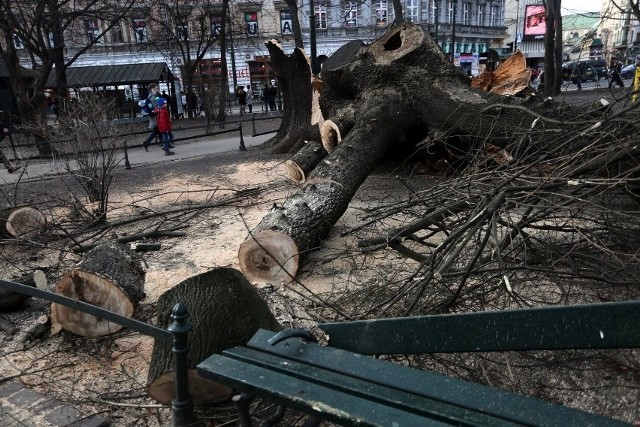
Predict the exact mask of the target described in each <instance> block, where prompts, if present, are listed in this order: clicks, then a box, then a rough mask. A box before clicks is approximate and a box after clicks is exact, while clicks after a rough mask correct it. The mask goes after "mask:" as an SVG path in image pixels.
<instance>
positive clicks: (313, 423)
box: [302, 415, 322, 427]
mask: <svg viewBox="0 0 640 427" xmlns="http://www.w3.org/2000/svg"><path fill="white" fill-rule="evenodd" d="M321 422H322V420H321V419H320V418H318V417H313V416H311V415H310V416H309V417H308V418H307V420H306V421H305V422H304V424H302V427H318V426H319V425H320V423H321Z"/></svg>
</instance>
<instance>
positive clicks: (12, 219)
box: [0, 206, 47, 237]
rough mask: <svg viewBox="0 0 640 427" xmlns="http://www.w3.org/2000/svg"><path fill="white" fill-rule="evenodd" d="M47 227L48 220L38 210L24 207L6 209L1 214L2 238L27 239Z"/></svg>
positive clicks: (0, 231)
mask: <svg viewBox="0 0 640 427" xmlns="http://www.w3.org/2000/svg"><path fill="white" fill-rule="evenodd" d="M46 226H47V219H46V218H45V216H44V215H43V214H42V212H40V211H39V210H38V209H36V208H32V207H30V206H22V207H19V208H9V209H4V210H3V211H2V212H0V236H2V237H26V236H29V235H31V234H34V233H37V232H39V231H42V229H43V228H45V227H46Z"/></svg>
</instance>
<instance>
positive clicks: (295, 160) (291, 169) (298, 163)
mask: <svg viewBox="0 0 640 427" xmlns="http://www.w3.org/2000/svg"><path fill="white" fill-rule="evenodd" d="M326 155H327V150H325V149H324V147H323V146H322V144H320V143H319V142H317V141H305V145H304V147H302V149H301V150H300V151H298V152H297V153H296V154H295V155H294V156H293V157H292V158H291V159H289V160H287V161H286V162H284V164H285V167H286V168H287V174H288V175H289V178H291V179H292V180H293V181H295V182H297V183H299V184H302V183H304V181H305V180H306V178H307V174H308V173H309V172H311V171H312V170H313V169H314V168H315V167H316V166H317V165H318V163H320V161H321V160H322V159H324V158H325V157H326Z"/></svg>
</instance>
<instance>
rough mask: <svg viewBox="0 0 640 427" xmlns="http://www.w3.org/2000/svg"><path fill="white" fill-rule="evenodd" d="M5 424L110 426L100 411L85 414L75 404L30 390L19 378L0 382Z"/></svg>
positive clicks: (2, 423) (13, 426)
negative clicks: (100, 415) (71, 404)
mask: <svg viewBox="0 0 640 427" xmlns="http://www.w3.org/2000/svg"><path fill="white" fill-rule="evenodd" d="M0 426H2V427H107V426H109V422H108V421H106V420H105V419H103V418H102V417H99V416H97V415H89V416H87V415H84V414H81V413H80V412H79V411H78V410H77V409H75V408H73V407H72V406H69V405H65V404H64V403H62V402H61V401H59V400H57V399H51V397H50V396H46V395H44V394H41V393H38V392H35V391H33V390H30V389H28V388H26V387H25V386H23V385H22V384H20V383H19V382H17V381H5V382H3V383H0Z"/></svg>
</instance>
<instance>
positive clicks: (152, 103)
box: [142, 83, 162, 151]
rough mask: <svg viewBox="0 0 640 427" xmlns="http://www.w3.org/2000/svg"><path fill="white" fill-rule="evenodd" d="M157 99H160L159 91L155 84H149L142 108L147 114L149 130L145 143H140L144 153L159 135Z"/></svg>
mask: <svg viewBox="0 0 640 427" xmlns="http://www.w3.org/2000/svg"><path fill="white" fill-rule="evenodd" d="M159 99H162V98H160V89H158V85H156V84H155V83H151V84H150V85H149V96H148V97H147V100H146V101H145V105H144V107H143V108H144V111H146V112H147V113H148V114H149V129H150V130H151V132H150V133H149V136H147V139H145V141H144V142H143V143H142V145H143V146H144V149H145V151H149V145H150V144H151V142H152V141H153V139H154V138H156V137H157V136H158V135H159V133H158V125H157V123H156V113H155V110H156V107H157V106H158V100H159Z"/></svg>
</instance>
